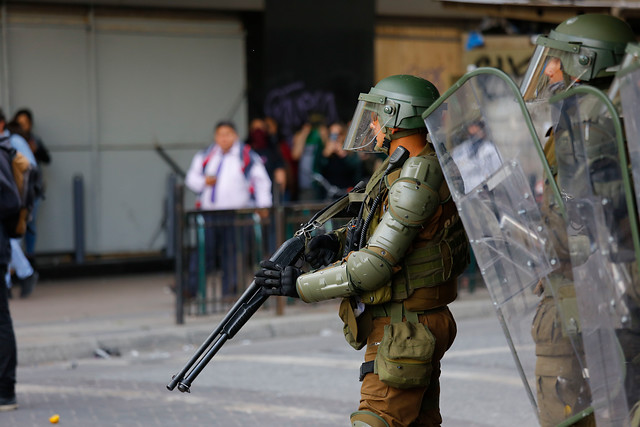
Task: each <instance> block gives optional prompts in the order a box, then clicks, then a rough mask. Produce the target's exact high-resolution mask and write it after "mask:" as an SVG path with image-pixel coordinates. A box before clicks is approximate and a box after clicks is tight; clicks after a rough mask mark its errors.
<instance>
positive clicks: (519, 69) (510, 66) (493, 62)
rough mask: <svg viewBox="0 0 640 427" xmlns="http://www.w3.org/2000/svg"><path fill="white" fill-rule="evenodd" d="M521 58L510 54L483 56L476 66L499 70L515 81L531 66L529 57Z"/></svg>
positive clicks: (477, 59)
mask: <svg viewBox="0 0 640 427" xmlns="http://www.w3.org/2000/svg"><path fill="white" fill-rule="evenodd" d="M519 56H520V57H515V56H513V55H510V54H505V55H499V54H493V55H481V56H479V57H477V58H476V60H475V62H474V65H475V66H476V67H493V68H499V69H501V70H502V71H504V72H505V73H507V74H509V75H510V76H511V77H513V78H514V79H519V78H521V77H522V76H523V75H524V73H525V72H526V71H527V66H528V65H529V56H528V55H527V56H526V57H524V58H522V57H521V55H519Z"/></svg>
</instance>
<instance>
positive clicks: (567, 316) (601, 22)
mask: <svg viewBox="0 0 640 427" xmlns="http://www.w3.org/2000/svg"><path fill="white" fill-rule="evenodd" d="M634 39H635V36H634V34H633V31H632V30H631V28H630V27H629V26H628V25H627V24H626V23H625V22H624V21H622V20H620V19H618V18H615V17H612V16H608V15H596V14H587V15H580V16H576V17H573V18H570V19H568V20H566V21H564V22H562V23H561V24H560V25H558V26H557V27H556V28H555V29H554V30H552V31H551V32H550V34H549V35H548V36H541V37H539V38H538V40H537V42H536V44H537V48H536V51H535V52H534V55H533V57H532V59H531V62H530V64H529V68H528V70H527V72H526V73H525V77H524V80H523V83H522V86H521V93H522V95H523V97H524V100H525V101H526V102H527V103H528V107H529V110H530V112H531V115H532V118H533V119H534V121H535V122H536V127H537V131H538V135H539V137H540V140H542V141H546V143H545V146H544V152H545V156H546V160H547V162H548V163H549V166H550V168H551V170H552V171H553V173H554V178H555V179H556V181H558V183H559V187H560V189H561V191H562V192H563V194H564V195H565V196H567V197H568V199H573V198H574V197H577V195H576V194H572V191H571V190H569V187H567V186H566V185H565V184H564V183H563V180H564V181H566V182H568V180H569V178H568V174H570V173H574V172H575V170H574V168H572V167H571V164H572V163H573V162H574V161H575V159H574V156H575V152H576V150H573V149H569V148H570V147H571V146H572V144H576V143H577V142H578V141H577V138H575V135H574V134H573V133H575V129H568V128H567V127H566V126H559V125H558V122H559V120H560V116H561V115H562V116H563V117H571V116H575V115H579V113H578V111H577V109H578V108H579V107H578V105H577V103H576V102H575V99H573V98H571V99H567V100H565V101H564V102H560V103H556V104H550V103H549V102H548V100H549V98H550V97H551V96H552V95H555V94H557V93H560V92H564V91H567V90H570V89H571V88H572V87H575V86H578V85H583V84H587V85H590V86H594V87H597V88H600V89H603V90H606V89H607V88H608V87H609V85H610V83H611V81H612V78H613V76H614V74H615V72H616V71H617V66H618V65H619V64H620V63H621V61H622V59H623V56H624V52H625V47H626V45H627V43H629V42H631V41H633V40H634ZM593 133H594V134H595V132H593ZM570 134H571V137H570V136H569V135H570ZM582 149H583V148H582V147H580V149H579V150H578V151H580V150H582ZM559 169H560V171H559ZM584 179H585V181H584V182H583V183H582V185H583V186H588V185H590V184H589V182H590V177H588V176H586V175H585V176H584ZM571 180H573V181H574V183H575V182H576V180H575V176H572V177H571ZM548 195H549V193H548V192H545V196H548ZM566 202H567V203H569V204H570V202H571V200H567V201H566ZM569 211H570V212H571V213H570V215H569V216H570V221H572V222H573V223H574V225H575V224H578V223H579V220H577V219H576V218H573V219H572V218H571V215H572V213H574V212H575V210H572V209H569ZM541 212H542V214H543V216H544V220H545V223H546V224H547V226H548V227H549V228H550V229H551V230H552V232H551V233H550V235H551V236H552V238H553V239H554V242H553V246H554V248H555V249H556V252H557V256H558V260H559V261H560V265H561V267H560V268H557V269H556V270H555V271H554V272H553V273H552V274H551V275H550V276H549V284H550V285H551V287H553V288H554V289H545V288H544V287H542V286H539V287H538V288H537V292H539V294H540V296H541V301H540V305H539V309H538V311H537V313H536V317H535V319H534V323H533V326H532V335H533V338H534V341H535V342H536V356H537V360H536V376H537V382H536V386H537V393H538V408H539V415H540V421H541V423H542V425H555V424H557V423H558V422H560V421H562V420H564V419H565V418H566V417H567V416H568V415H571V414H574V413H576V411H579V410H580V409H581V408H584V407H585V406H586V405H588V404H589V403H590V400H591V396H590V390H589V389H588V386H587V385H586V382H585V381H584V378H583V375H582V368H583V367H584V364H585V354H584V349H583V347H582V346H583V344H582V342H583V339H582V338H583V337H582V335H581V332H582V331H581V325H580V318H579V317H578V316H577V312H578V307H577V304H578V302H577V300H576V288H577V287H578V286H577V285H576V286H574V280H576V278H575V277H574V271H575V270H572V268H571V267H572V264H573V267H574V269H575V267H576V265H575V264H576V262H578V258H579V256H578V255H579V252H580V250H579V249H580V248H579V244H578V243H579V242H580V240H578V239H576V237H575V236H571V237H569V236H567V234H566V230H567V224H566V223H565V221H564V219H563V218H561V215H560V213H559V211H558V206H557V205H553V204H551V203H549V198H548V197H544V198H543V203H542V206H541ZM578 237H579V236H578ZM587 251H588V248H587ZM591 280H595V278H593V277H592V278H591ZM585 286H586V285H585ZM585 286H582V287H581V288H583V289H584V287H585ZM563 312H564V313H563ZM574 314H575V315H574ZM571 322H573V323H571ZM592 423H594V420H593V418H592V417H587V418H584V419H581V420H580V421H578V424H580V425H590V424H592ZM576 425H577V424H576Z"/></svg>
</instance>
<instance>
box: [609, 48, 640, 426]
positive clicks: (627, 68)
mask: <svg viewBox="0 0 640 427" xmlns="http://www.w3.org/2000/svg"><path fill="white" fill-rule="evenodd" d="M639 55H640V45H637V44H634V45H628V46H627V56H626V57H625V60H624V61H623V66H622V69H621V70H620V71H619V72H618V74H617V76H616V79H615V80H614V84H613V85H612V86H613V87H614V88H615V89H614V91H612V93H613V95H617V96H615V99H616V101H620V106H621V111H622V113H621V114H622V116H623V118H624V129H625V133H626V149H627V152H628V154H629V160H630V166H631V168H632V178H633V180H632V183H631V184H632V186H633V188H634V189H635V191H633V193H634V195H635V199H634V200H635V202H636V206H635V214H636V215H637V213H638V210H637V207H638V206H639V203H640V193H639V189H640V117H638V114H639V111H640V109H639V107H640V59H639ZM630 199H631V198H630ZM635 249H636V254H638V248H637V246H636V247H635ZM622 267H624V266H622ZM637 268H638V260H637V258H636V264H635V265H633V266H631V272H630V276H631V277H629V276H628V275H627V276H624V279H625V281H619V282H617V283H615V285H616V287H615V288H614V290H615V292H612V293H611V295H609V296H610V297H611V298H612V299H611V304H612V305H613V306H615V307H617V308H618V309H617V310H616V311H614V312H613V313H612V316H611V319H609V322H610V325H609V326H610V328H611V329H612V330H613V331H614V332H615V334H616V336H617V337H618V340H619V344H620V346H621V347H622V354H623V355H624V359H623V360H624V366H621V367H619V368H618V369H619V370H621V371H622V373H620V372H618V375H621V374H625V378H624V389H623V390H624V392H625V394H626V403H627V405H628V407H629V408H630V411H631V412H633V409H632V408H633V406H634V405H635V406H636V407H637V406H638V403H639V401H640V314H639V313H638V311H639V308H638V307H639V306H640V279H638V277H637V273H638V272H637ZM623 271H624V272H625V273H627V272H628V270H627V269H625V270H623ZM618 362H619V360H618ZM620 364H621V362H620ZM623 368H624V369H623ZM623 399H624V398H623V396H622V393H620V395H619V396H618V403H619V407H620V410H622V408H623V406H622V402H620V401H622V400H623ZM629 418H632V415H631V414H630V415H629ZM638 418H640V417H638V416H637V415H636V420H635V422H636V423H637V422H638ZM630 424H631V425H638V424H634V423H633V422H630Z"/></svg>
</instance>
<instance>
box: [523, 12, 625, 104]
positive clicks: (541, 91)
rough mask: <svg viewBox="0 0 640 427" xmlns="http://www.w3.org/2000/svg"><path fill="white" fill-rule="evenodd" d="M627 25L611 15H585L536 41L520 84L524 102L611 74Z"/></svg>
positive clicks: (621, 54)
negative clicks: (579, 82)
mask: <svg viewBox="0 0 640 427" xmlns="http://www.w3.org/2000/svg"><path fill="white" fill-rule="evenodd" d="M633 41H635V35H634V34H633V30H632V29H631V27H629V25H628V24H627V23H626V22H624V21H622V20H621V19H618V18H616V17H614V16H609V15H599V14H586V15H579V16H575V17H573V18H569V19H567V20H566V21H564V22H562V23H561V24H560V25H558V26H557V27H556V28H555V29H554V30H551V32H550V33H549V35H548V36H540V37H538V39H537V40H536V44H537V47H536V50H535V52H534V54H533V57H532V58H531V62H530V63H529V68H528V69H527V72H526V73H525V76H524V79H523V81H522V85H521V92H522V94H523V96H524V98H525V101H530V100H533V99H547V98H549V97H550V96H551V95H553V94H555V93H558V92H561V91H563V90H567V89H569V88H570V87H571V86H573V85H574V84H576V83H577V82H578V81H582V82H589V81H592V80H594V79H596V78H600V77H608V76H613V75H614V73H615V72H616V71H617V70H616V69H615V68H614V67H616V66H619V65H620V63H621V62H622V59H623V57H624V53H625V47H626V45H627V43H629V42H633Z"/></svg>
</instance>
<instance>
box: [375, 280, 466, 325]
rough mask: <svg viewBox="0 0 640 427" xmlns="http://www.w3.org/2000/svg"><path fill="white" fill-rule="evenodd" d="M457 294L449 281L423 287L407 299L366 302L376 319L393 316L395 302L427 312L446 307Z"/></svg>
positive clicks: (410, 308)
mask: <svg viewBox="0 0 640 427" xmlns="http://www.w3.org/2000/svg"><path fill="white" fill-rule="evenodd" d="M457 295H458V292H457V289H456V288H455V286H451V285H450V282H447V283H443V284H442V285H440V286H434V287H430V288H421V289H419V290H417V292H414V294H413V295H412V296H411V298H409V299H407V300H405V301H389V302H386V303H383V304H375V305H369V304H366V307H367V308H366V309H367V311H369V312H370V313H371V316H372V317H373V318H374V319H375V318H378V317H389V316H391V307H392V306H393V305H394V304H402V305H404V307H405V308H406V309H407V310H409V311H411V312H413V313H417V314H427V313H432V312H436V311H439V310H442V309H444V308H446V306H447V305H448V304H450V303H451V302H453V301H454V300H455V299H456V297H457Z"/></svg>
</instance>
